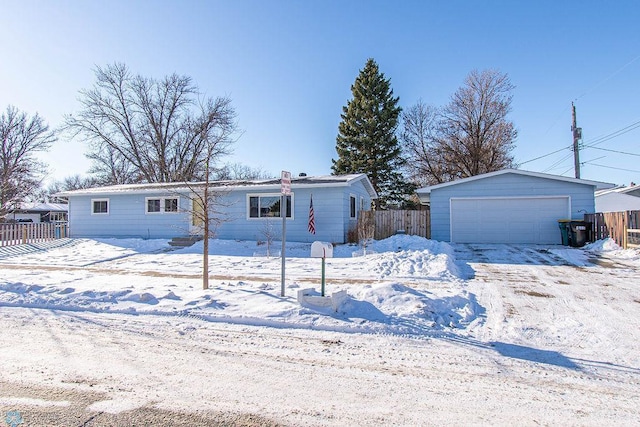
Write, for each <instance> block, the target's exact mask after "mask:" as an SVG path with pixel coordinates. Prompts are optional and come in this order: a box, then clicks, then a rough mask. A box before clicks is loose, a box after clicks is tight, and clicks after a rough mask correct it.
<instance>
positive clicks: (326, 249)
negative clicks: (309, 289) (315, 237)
mask: <svg viewBox="0 0 640 427" xmlns="http://www.w3.org/2000/svg"><path fill="white" fill-rule="evenodd" d="M311 258H322V282H321V283H322V285H321V288H320V295H322V296H325V295H324V294H325V292H324V287H325V286H324V283H325V274H324V273H325V258H333V245H332V244H331V243H327V242H317V241H316V242H313V243H312V244H311Z"/></svg>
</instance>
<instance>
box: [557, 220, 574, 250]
mask: <svg viewBox="0 0 640 427" xmlns="http://www.w3.org/2000/svg"><path fill="white" fill-rule="evenodd" d="M570 224H571V220H570V219H559V220H558V227H560V234H561V235H562V244H563V245H564V246H569V225H570Z"/></svg>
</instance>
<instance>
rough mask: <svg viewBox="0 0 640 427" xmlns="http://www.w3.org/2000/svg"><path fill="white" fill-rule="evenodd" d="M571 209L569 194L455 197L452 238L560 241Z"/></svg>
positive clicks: (491, 240) (490, 240) (452, 205)
mask: <svg viewBox="0 0 640 427" xmlns="http://www.w3.org/2000/svg"><path fill="white" fill-rule="evenodd" d="M569 208H570V200H569V197H568V196H559V197H496V198H459V199H456V198H453V199H451V241H452V242H459V243H539V244H558V243H561V238H560V233H559V231H558V230H559V229H558V219H560V218H568V217H569V215H570V212H569Z"/></svg>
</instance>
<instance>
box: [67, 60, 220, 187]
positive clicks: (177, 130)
mask: <svg viewBox="0 0 640 427" xmlns="http://www.w3.org/2000/svg"><path fill="white" fill-rule="evenodd" d="M95 74H96V79H97V81H96V83H95V84H94V86H93V87H92V88H91V89H88V90H82V91H80V95H81V96H80V102H81V104H82V109H81V110H80V112H79V113H77V114H76V115H68V116H66V117H65V122H66V129H67V130H69V131H70V132H71V133H72V135H73V136H76V135H80V136H82V137H84V138H86V140H87V141H88V143H89V153H88V157H89V158H91V159H92V160H93V161H94V162H93V168H92V173H95V174H96V175H98V177H99V179H100V180H101V181H103V182H107V183H111V184H120V183H131V182H180V181H194V180H203V179H205V177H206V176H207V174H208V173H209V171H208V170H207V166H206V163H207V161H208V158H207V146H206V143H207V141H206V138H203V137H202V132H203V129H206V128H207V127H215V126H217V122H216V120H217V119H218V118H219V113H220V110H219V107H220V106H221V105H228V104H229V102H230V101H229V99H227V98H216V99H215V100H214V99H211V98H208V99H206V100H204V101H203V100H202V99H200V97H199V94H198V89H197V87H196V86H195V85H194V84H193V83H192V81H191V78H190V77H187V76H180V75H177V74H172V75H169V76H166V77H164V78H163V79H162V80H156V79H153V78H147V77H143V76H141V75H133V74H132V73H131V72H130V71H129V69H128V68H127V67H126V66H125V65H124V64H113V65H107V66H106V67H104V68H101V67H97V68H96V70H95ZM207 120H213V121H212V122H211V123H207ZM216 160H217V159H216Z"/></svg>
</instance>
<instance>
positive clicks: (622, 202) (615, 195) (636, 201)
mask: <svg viewBox="0 0 640 427" xmlns="http://www.w3.org/2000/svg"><path fill="white" fill-rule="evenodd" d="M623 211H640V185H634V184H633V183H632V185H631V186H629V187H616V188H612V189H608V190H601V191H596V212H623Z"/></svg>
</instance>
